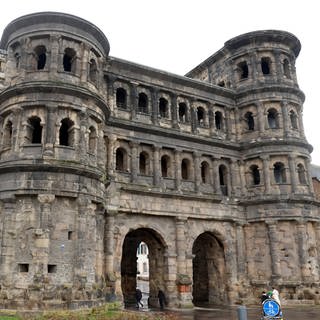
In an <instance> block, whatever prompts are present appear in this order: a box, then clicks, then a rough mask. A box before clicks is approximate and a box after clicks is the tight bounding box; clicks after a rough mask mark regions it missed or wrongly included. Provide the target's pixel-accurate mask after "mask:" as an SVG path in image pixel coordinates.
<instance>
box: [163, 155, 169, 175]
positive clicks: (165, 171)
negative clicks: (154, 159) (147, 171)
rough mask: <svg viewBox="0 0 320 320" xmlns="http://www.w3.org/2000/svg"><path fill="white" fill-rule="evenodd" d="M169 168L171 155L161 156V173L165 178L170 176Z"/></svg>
mask: <svg viewBox="0 0 320 320" xmlns="http://www.w3.org/2000/svg"><path fill="white" fill-rule="evenodd" d="M168 169H169V157H168V156H162V157H161V175H162V177H163V178H167V177H168Z"/></svg>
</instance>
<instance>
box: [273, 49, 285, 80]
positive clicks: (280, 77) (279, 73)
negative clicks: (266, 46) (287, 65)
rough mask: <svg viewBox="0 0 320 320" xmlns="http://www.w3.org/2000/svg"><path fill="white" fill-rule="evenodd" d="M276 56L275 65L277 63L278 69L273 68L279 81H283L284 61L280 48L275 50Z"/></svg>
mask: <svg viewBox="0 0 320 320" xmlns="http://www.w3.org/2000/svg"><path fill="white" fill-rule="evenodd" d="M273 53H274V57H275V65H276V70H271V72H272V71H274V72H276V76H277V80H278V82H279V83H281V82H282V81H283V69H282V61H281V58H280V57H281V52H280V50H278V49H274V50H273Z"/></svg>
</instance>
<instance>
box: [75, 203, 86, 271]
mask: <svg viewBox="0 0 320 320" xmlns="http://www.w3.org/2000/svg"><path fill="white" fill-rule="evenodd" d="M78 204H79V205H78V216H77V222H76V226H77V230H76V232H77V237H76V239H77V242H76V248H75V252H74V259H75V264H74V267H75V270H74V271H75V276H76V277H77V276H78V275H81V273H82V272H83V271H84V268H85V259H86V258H85V255H86V251H87V246H86V243H87V241H86V240H87V239H86V234H87V226H86V222H87V221H86V211H87V206H88V204H89V200H88V199H86V198H85V197H81V198H79V199H78Z"/></svg>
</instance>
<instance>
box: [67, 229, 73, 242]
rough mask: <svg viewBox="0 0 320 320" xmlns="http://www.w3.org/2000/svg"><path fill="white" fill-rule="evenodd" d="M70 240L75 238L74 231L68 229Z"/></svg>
mask: <svg viewBox="0 0 320 320" xmlns="http://www.w3.org/2000/svg"><path fill="white" fill-rule="evenodd" d="M68 240H73V231H68Z"/></svg>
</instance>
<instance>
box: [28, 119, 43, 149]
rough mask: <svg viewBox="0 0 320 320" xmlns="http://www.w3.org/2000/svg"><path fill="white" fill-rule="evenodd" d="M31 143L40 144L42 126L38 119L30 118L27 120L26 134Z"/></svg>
mask: <svg viewBox="0 0 320 320" xmlns="http://www.w3.org/2000/svg"><path fill="white" fill-rule="evenodd" d="M27 136H28V137H29V138H30V142H31V143H41V138H42V126H41V119H40V118H39V117H31V118H29V119H28V133H27Z"/></svg>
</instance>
